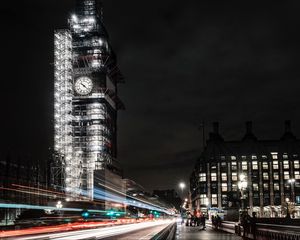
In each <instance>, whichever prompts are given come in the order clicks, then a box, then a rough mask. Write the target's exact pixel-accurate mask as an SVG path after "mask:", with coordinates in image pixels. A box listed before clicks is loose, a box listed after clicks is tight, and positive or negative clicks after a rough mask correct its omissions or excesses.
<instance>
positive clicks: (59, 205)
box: [56, 201, 63, 214]
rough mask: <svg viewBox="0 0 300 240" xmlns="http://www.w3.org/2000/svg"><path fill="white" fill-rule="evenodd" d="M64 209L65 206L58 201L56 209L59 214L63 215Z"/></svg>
mask: <svg viewBox="0 0 300 240" xmlns="http://www.w3.org/2000/svg"><path fill="white" fill-rule="evenodd" d="M62 207H63V205H62V203H61V201H57V204H56V208H57V210H58V213H59V214H61V212H60V210H61V208H62Z"/></svg>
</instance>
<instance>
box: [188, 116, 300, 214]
mask: <svg viewBox="0 0 300 240" xmlns="http://www.w3.org/2000/svg"><path fill="white" fill-rule="evenodd" d="M242 173H243V174H244V175H245V181H247V187H246V188H245V202H246V206H245V207H246V208H247V209H248V211H249V213H251V212H257V216H260V217H276V216H278V217H279V216H285V215H286V213H287V211H286V206H287V205H289V212H290V213H291V214H293V215H294V216H296V217H300V208H299V205H300V140H298V139H297V138H296V137H295V136H294V135H293V134H292V132H291V126H290V121H286V122H285V133H284V134H283V136H282V137H281V138H280V139H279V140H258V139H257V138H256V136H255V135H254V134H253V132H252V123H251V122H247V123H246V134H245V135H244V137H243V139H242V140H240V141H225V140H224V139H223V137H222V136H221V135H220V134H219V127H218V123H214V131H213V132H212V133H210V136H209V139H208V141H207V143H206V147H205V149H204V151H203V153H202V154H201V156H200V158H199V160H198V161H197V163H196V165H195V168H194V171H193V173H192V175H191V177H190V188H191V189H190V190H191V194H192V203H193V207H194V208H198V209H202V211H204V212H206V211H207V210H211V212H212V211H222V210H225V214H228V215H230V214H231V213H232V212H236V213H238V211H237V209H238V208H241V199H242V198H241V191H240V190H239V181H240V179H239V176H240V174H242ZM230 212H231V213H230Z"/></svg>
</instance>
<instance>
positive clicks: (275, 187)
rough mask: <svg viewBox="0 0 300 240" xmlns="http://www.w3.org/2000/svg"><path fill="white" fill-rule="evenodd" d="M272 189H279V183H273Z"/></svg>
mask: <svg viewBox="0 0 300 240" xmlns="http://www.w3.org/2000/svg"><path fill="white" fill-rule="evenodd" d="M274 191H279V183H274Z"/></svg>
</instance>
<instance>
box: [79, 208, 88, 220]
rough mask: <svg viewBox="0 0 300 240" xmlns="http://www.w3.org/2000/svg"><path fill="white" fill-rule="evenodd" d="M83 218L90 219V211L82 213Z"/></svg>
mask: <svg viewBox="0 0 300 240" xmlns="http://www.w3.org/2000/svg"><path fill="white" fill-rule="evenodd" d="M81 216H82V217H83V218H85V219H86V218H88V217H89V216H90V213H89V212H88V210H84V211H83V212H82V213H81Z"/></svg>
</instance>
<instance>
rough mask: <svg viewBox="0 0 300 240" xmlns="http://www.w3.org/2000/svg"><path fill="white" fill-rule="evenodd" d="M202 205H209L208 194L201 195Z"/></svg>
mask: <svg viewBox="0 0 300 240" xmlns="http://www.w3.org/2000/svg"><path fill="white" fill-rule="evenodd" d="M200 204H201V205H207V204H208V202H207V197H206V194H200Z"/></svg>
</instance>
